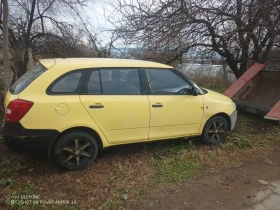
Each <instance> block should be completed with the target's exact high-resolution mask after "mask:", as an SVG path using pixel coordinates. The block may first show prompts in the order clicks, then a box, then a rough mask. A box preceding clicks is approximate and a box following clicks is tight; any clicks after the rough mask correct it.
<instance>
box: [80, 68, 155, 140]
mask: <svg viewBox="0 0 280 210" xmlns="http://www.w3.org/2000/svg"><path fill="white" fill-rule="evenodd" d="M142 89H143V88H142ZM142 89H141V84H140V79H139V71H138V69H133V68H130V69H127V68H123V69H120V68H117V69H112V68H108V69H100V70H92V71H91V72H90V74H89V76H88V81H86V82H85V84H84V87H83V90H82V93H81V95H80V100H81V102H82V104H83V106H84V108H85V109H86V110H87V112H88V113H89V115H90V116H91V118H92V120H93V121H94V122H95V123H96V124H97V125H98V126H99V128H100V129H101V131H102V132H103V134H104V135H105V136H106V138H107V140H108V142H109V143H111V144H116V143H128V142H137V141H143V140H148V132H149V121H150V111H149V100H148V97H147V95H143V94H142V91H141V90H142Z"/></svg>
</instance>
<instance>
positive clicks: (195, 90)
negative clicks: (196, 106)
mask: <svg viewBox="0 0 280 210" xmlns="http://www.w3.org/2000/svg"><path fill="white" fill-rule="evenodd" d="M197 95H198V91H197V89H196V88H195V87H194V88H193V96H197Z"/></svg>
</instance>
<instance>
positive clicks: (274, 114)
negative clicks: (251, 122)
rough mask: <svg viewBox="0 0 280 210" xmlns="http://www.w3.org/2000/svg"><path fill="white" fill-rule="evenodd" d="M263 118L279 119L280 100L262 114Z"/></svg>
mask: <svg viewBox="0 0 280 210" xmlns="http://www.w3.org/2000/svg"><path fill="white" fill-rule="evenodd" d="M264 118H265V119H270V120H279V121H280V100H279V101H278V102H277V104H275V106H274V107H272V109H271V110H270V111H269V112H268V113H267V115H266V116H264Z"/></svg>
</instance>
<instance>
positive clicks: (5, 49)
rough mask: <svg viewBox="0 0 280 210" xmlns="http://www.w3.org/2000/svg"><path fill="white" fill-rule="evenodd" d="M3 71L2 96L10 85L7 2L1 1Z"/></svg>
mask: <svg viewBox="0 0 280 210" xmlns="http://www.w3.org/2000/svg"><path fill="white" fill-rule="evenodd" d="M2 3H3V63H4V65H3V69H4V94H6V92H7V90H8V87H9V85H10V75H11V74H10V65H9V46H8V17H9V7H8V1H7V0H3V1H2Z"/></svg>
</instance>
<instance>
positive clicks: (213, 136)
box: [201, 116, 228, 144]
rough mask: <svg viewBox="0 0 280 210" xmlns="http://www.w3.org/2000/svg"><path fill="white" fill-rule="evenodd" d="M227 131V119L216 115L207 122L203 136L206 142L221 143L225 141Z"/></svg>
mask: <svg viewBox="0 0 280 210" xmlns="http://www.w3.org/2000/svg"><path fill="white" fill-rule="evenodd" d="M227 131H228V123H227V121H226V119H225V118H224V117H222V116H214V117H212V118H210V119H209V120H208V121H207V123H206V124H205V126H204V128H203V132H202V135H201V138H202V141H203V142H204V143H205V144H220V143H222V142H223V141H225V138H226V136H227Z"/></svg>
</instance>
